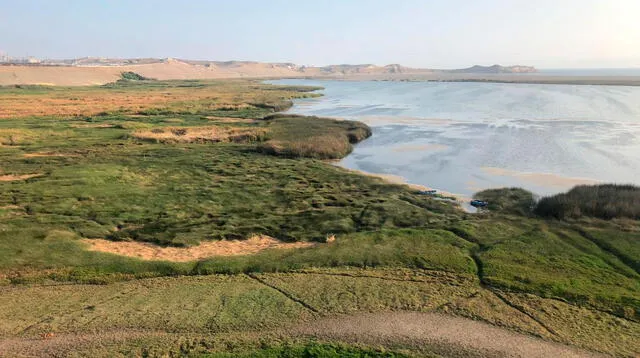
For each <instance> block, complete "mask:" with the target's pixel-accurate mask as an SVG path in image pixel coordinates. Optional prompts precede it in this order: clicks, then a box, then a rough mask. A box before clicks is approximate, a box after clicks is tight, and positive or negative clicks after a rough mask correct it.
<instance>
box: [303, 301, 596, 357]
mask: <svg viewBox="0 0 640 358" xmlns="http://www.w3.org/2000/svg"><path fill="white" fill-rule="evenodd" d="M294 332H296V333H298V334H302V335H309V336H314V337H318V338H325V339H338V340H345V341H348V342H361V343H365V344H408V345H411V346H418V347H425V346H426V347H429V348H431V349H433V350H435V351H436V353H440V354H443V355H444V356H480V357H530V358H534V357H567V358H569V357H600V355H598V354H595V353H591V352H587V351H583V350H579V349H577V348H573V347H569V346H565V345H562V344H557V343H552V342H548V341H544V340H541V339H538V338H534V337H531V336H527V335H523V334H519V333H515V332H512V331H509V330H506V329H504V328H499V327H496V326H491V325H488V324H486V323H482V322H478V321H473V320H470V319H467V318H461V317H455V316H448V315H443V314H438V313H418V312H388V313H369V314H361V315H356V316H344V317H337V318H327V319H320V320H318V321H315V322H311V323H309V324H304V325H300V326H298V327H296V328H295V329H294Z"/></svg>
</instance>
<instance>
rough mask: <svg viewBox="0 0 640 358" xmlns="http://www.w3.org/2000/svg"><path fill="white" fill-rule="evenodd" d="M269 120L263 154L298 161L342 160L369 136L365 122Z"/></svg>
mask: <svg viewBox="0 0 640 358" xmlns="http://www.w3.org/2000/svg"><path fill="white" fill-rule="evenodd" d="M265 120H268V121H269V123H268V124H269V125H268V128H269V130H270V137H271V138H270V139H269V140H267V141H266V142H265V143H263V144H261V145H259V146H258V150H259V151H260V152H263V153H268V154H274V155H279V156H283V157H289V158H296V157H307V158H317V159H339V158H342V157H345V156H346V155H347V154H349V153H351V151H352V150H353V146H352V145H353V144H356V143H358V142H360V141H362V140H364V139H366V138H368V137H369V136H371V129H370V128H369V127H368V126H367V125H366V124H364V123H360V122H353V121H340V120H335V119H329V118H319V117H302V116H293V115H289V116H288V115H275V116H271V117H268V118H266V119H265Z"/></svg>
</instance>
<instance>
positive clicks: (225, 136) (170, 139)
mask: <svg viewBox="0 0 640 358" xmlns="http://www.w3.org/2000/svg"><path fill="white" fill-rule="evenodd" d="M265 135H266V130H265V129H262V128H242V127H220V126H207V127H164V128H154V129H148V130H137V131H135V132H133V137H135V138H138V139H142V140H153V141H156V142H161V143H209V142H214V143H215V142H233V143H246V142H255V141H259V140H261V139H263V138H264V136H265Z"/></svg>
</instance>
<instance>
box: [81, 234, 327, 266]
mask: <svg viewBox="0 0 640 358" xmlns="http://www.w3.org/2000/svg"><path fill="white" fill-rule="evenodd" d="M82 241H83V242H85V243H87V244H89V250H90V251H100V252H107V253H111V254H117V255H123V256H129V257H136V258H140V259H143V260H161V261H174V262H187V261H195V260H200V259H204V258H207V257H211V256H238V255H250V254H255V253H257V252H260V251H263V250H267V249H299V248H304V247H311V246H314V245H315V244H314V243H310V242H290V243H288V242H282V241H278V240H276V239H274V238H272V237H269V236H253V237H251V238H249V239H246V240H220V241H207V242H202V243H201V244H200V245H198V246H192V247H162V246H157V245H153V244H149V243H143V242H135V241H109V240H103V239H84V240H82Z"/></svg>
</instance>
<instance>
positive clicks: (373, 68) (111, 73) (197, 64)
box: [0, 57, 536, 86]
mask: <svg viewBox="0 0 640 358" xmlns="http://www.w3.org/2000/svg"><path fill="white" fill-rule="evenodd" d="M2 65H3V64H0V85H11V84H48V85H72V86H73V85H96V84H104V83H108V82H114V81H117V80H118V79H120V75H121V73H123V72H134V73H136V74H139V75H140V76H143V77H147V78H154V79H159V80H172V79H215V78H309V77H310V78H342V79H368V80H372V79H377V80H394V79H411V78H414V79H415V78H423V79H432V80H434V79H435V80H438V79H441V77H444V79H451V78H450V77H451V76H456V74H458V75H457V76H464V74H470V76H472V74H494V73H504V74H509V73H531V72H536V69H535V68H533V67H529V66H500V65H494V66H489V67H485V66H473V67H469V68H465V69H459V70H434V69H425V68H411V67H406V66H402V65H399V64H390V65H386V66H378V65H373V64H358V65H350V64H341V65H329V66H303V65H296V64H294V63H265V62H253V61H206V60H184V59H174V58H163V59H157V58H136V59H126V58H125V59H119V58H102V57H83V58H77V59H67V60H42V61H40V62H39V63H37V64H30V65H22V64H4V65H5V66H2Z"/></svg>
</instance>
